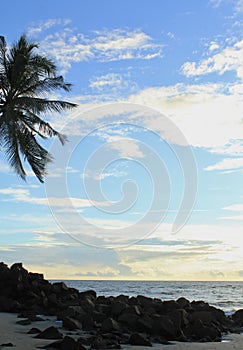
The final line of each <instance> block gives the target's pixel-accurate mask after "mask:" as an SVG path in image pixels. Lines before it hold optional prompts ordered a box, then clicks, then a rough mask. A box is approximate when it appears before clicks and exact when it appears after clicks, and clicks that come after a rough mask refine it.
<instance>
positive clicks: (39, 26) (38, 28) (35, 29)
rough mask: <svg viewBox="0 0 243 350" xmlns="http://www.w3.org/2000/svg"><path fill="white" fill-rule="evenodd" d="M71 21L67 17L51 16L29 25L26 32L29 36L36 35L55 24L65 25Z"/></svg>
mask: <svg viewBox="0 0 243 350" xmlns="http://www.w3.org/2000/svg"><path fill="white" fill-rule="evenodd" d="M70 22H71V20H69V19H62V18H52V19H47V20H45V21H39V22H38V23H35V24H33V26H32V27H29V28H28V30H27V34H28V35H30V36H36V35H37V34H39V33H41V32H43V31H44V30H47V29H50V28H51V27H54V26H56V25H67V24H69V23H70Z"/></svg>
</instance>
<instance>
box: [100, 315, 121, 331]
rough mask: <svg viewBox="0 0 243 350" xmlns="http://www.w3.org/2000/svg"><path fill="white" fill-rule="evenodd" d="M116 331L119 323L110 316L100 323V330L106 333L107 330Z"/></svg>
mask: <svg viewBox="0 0 243 350" xmlns="http://www.w3.org/2000/svg"><path fill="white" fill-rule="evenodd" d="M116 331H120V325H119V323H118V322H117V321H116V320H114V319H113V318H111V317H109V318H106V319H105V320H104V321H103V322H102V324H101V332H103V333H108V332H116Z"/></svg>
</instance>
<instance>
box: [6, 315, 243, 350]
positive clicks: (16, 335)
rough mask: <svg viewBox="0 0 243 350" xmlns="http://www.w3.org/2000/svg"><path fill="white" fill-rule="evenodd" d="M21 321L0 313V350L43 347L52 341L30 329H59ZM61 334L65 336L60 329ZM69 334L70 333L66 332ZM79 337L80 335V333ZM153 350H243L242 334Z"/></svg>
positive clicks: (51, 322)
mask: <svg viewBox="0 0 243 350" xmlns="http://www.w3.org/2000/svg"><path fill="white" fill-rule="evenodd" d="M19 320H21V319H20V318H17V314H11V313H0V330H1V331H0V349H7V348H8V346H4V344H6V345H7V344H8V343H12V344H13V346H14V348H15V349H16V350H33V349H38V348H39V347H42V346H44V345H47V344H50V343H52V342H53V340H45V339H36V338H34V336H33V335H31V334H28V331H29V330H30V329H31V328H32V327H36V328H39V329H40V330H44V329H46V328H47V327H50V326H55V327H61V326H60V324H58V323H57V322H56V317H55V316H53V317H50V316H48V317H45V320H44V321H37V322H33V323H32V324H31V325H27V326H23V325H20V324H17V323H16V322H17V321H19ZM80 332H81V331H80ZM62 333H63V334H67V332H65V331H64V330H63V329H62ZM68 333H69V334H70V332H68ZM80 335H81V333H80ZM122 349H124V350H129V349H136V350H145V349H148V347H144V346H130V345H127V346H126V345H122ZM153 349H154V350H159V349H163V350H194V349H195V350H206V349H207V350H232V349H234V350H242V349H243V334H228V335H226V336H225V337H224V341H223V342H220V343H219V342H217V343H216V342H212V343H179V342H171V345H160V344H153Z"/></svg>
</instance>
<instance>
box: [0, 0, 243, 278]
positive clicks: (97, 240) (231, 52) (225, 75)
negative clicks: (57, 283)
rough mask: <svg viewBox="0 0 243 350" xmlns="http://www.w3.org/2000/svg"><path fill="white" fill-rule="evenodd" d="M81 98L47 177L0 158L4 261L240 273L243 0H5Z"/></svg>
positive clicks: (39, 267)
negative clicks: (19, 171)
mask: <svg viewBox="0 0 243 350" xmlns="http://www.w3.org/2000/svg"><path fill="white" fill-rule="evenodd" d="M1 10H2V13H4V16H3V18H2V20H1V35H4V36H5V37H6V40H7V42H8V43H9V44H10V43H12V42H14V41H16V40H17V39H18V37H19V36H20V35H21V34H22V33H26V34H27V36H28V38H30V39H33V40H34V41H37V42H39V44H40V47H39V50H40V51H41V52H42V53H43V54H46V55H48V56H49V57H51V58H53V59H54V60H55V62H56V63H57V66H58V69H59V72H60V73H61V74H62V75H64V77H65V79H66V80H67V81H69V82H71V83H72V84H73V89H72V92H71V93H70V94H68V95H66V94H61V93H60V94H57V95H55V96H54V95H53V96H49V97H50V98H63V99H66V100H69V101H72V102H75V103H78V105H79V106H78V108H77V109H75V110H74V111H72V112H71V113H70V112H69V113H68V114H66V113H64V114H62V115H47V116H46V119H47V120H49V121H50V122H51V123H52V124H53V126H55V127H56V128H57V129H58V130H60V131H62V132H63V133H64V134H66V135H67V136H68V139H69V142H68V143H67V144H66V145H65V146H64V147H62V146H61V145H60V144H59V142H58V140H55V139H53V140H49V141H47V142H46V143H44V145H45V146H46V147H47V148H48V149H49V150H50V152H51V153H52V154H53V156H54V161H53V163H52V164H51V165H50V166H49V175H48V176H47V178H46V182H45V184H44V185H42V184H40V183H38V181H37V180H36V179H35V177H34V176H33V174H32V173H31V171H30V170H29V169H28V166H27V165H26V167H27V169H28V174H29V176H28V179H27V182H23V181H22V180H20V179H18V178H17V176H16V175H15V174H14V173H13V172H12V171H11V170H10V169H9V167H8V164H7V163H6V160H5V158H4V153H3V152H1V154H0V156H1V158H0V174H1V184H0V200H1V213H0V218H1V228H0V237H1V241H0V242H1V246H0V249H1V259H2V260H3V261H6V262H7V263H12V262H15V261H23V262H24V264H25V266H27V268H29V269H31V270H34V271H40V272H44V273H45V276H46V277H47V278H54V279H57V278H63V279H68V278H69V279H80V278H83V279H154V280H156V279H158V280H243V263H242V256H243V238H242V220H243V187H242V176H243V175H242V171H243V94H242V91H243V35H242V17H243V1H242V0H234V1H233V0H199V1H195V0H171V1H159V0H152V1H148V0H143V1H137V0H133V1H127V0H125V1H111V0H110V1H109V0H103V1H98V0H91V1H78V0H77V1H75V0H70V1H69V2H68V3H67V2H66V1H61V0H59V1H56V0H52V1H47V0H42V1H39V0H36V1H34V2H33V1H28V0H23V1H21V2H19V1H13V2H12V3H11V4H10V3H7V2H4V3H3V4H2V7H1Z"/></svg>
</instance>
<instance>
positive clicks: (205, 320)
mask: <svg viewBox="0 0 243 350" xmlns="http://www.w3.org/2000/svg"><path fill="white" fill-rule="evenodd" d="M128 293H129V291H128ZM0 310H1V314H0V334H1V335H0V349H2V348H5V347H13V346H15V348H17V349H19V350H24V349H25V350H31V349H35V348H36V347H37V346H38V347H40V346H42V348H43V346H44V345H50V344H52V343H55V344H54V345H52V346H51V348H55V349H61V350H70V349H72V350H88V349H97V350H98V349H126V350H129V349H131V348H133V346H134V345H136V349H144V347H151V346H153V347H154V349H158V350H159V349H161V348H163V349H165V350H166V349H174V350H177V349H180V350H183V349H185V350H186V349H191V350H193V349H208V350H209V349H210V350H215V349H223V350H226V349H241V350H242V349H243V334H240V333H242V332H243V309H238V310H237V311H236V312H235V313H234V314H233V315H231V316H226V315H225V313H224V311H223V310H221V309H219V308H216V307H214V306H211V305H210V304H209V303H207V302H205V301H203V300H193V301H189V300H188V299H186V298H184V297H180V298H178V299H176V300H162V299H158V298H151V297H147V296H145V295H137V296H131V297H129V295H123V294H120V295H118V296H104V295H100V296H98V295H97V293H96V291H95V290H93V289H88V290H86V291H80V290H78V289H76V288H72V287H68V286H67V285H66V284H65V283H64V282H56V283H50V282H49V281H48V280H46V279H45V278H44V276H43V274H39V273H33V272H29V271H27V270H26V269H25V268H24V267H23V266H22V263H15V264H13V265H12V266H11V267H8V266H7V265H6V264H4V263H0ZM18 315H20V316H18ZM40 315H42V316H40ZM43 315H45V316H43ZM20 317H21V318H22V320H21V319H20ZM32 328H34V329H32ZM30 330H31V334H32V335H31V334H28V332H29V331H30ZM226 334H227V335H226ZM222 339H224V340H225V341H223V342H222ZM128 344H129V345H128ZM27 345H28V347H27ZM23 346H24V347H23ZM49 348H50V346H49Z"/></svg>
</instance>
